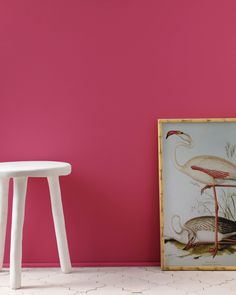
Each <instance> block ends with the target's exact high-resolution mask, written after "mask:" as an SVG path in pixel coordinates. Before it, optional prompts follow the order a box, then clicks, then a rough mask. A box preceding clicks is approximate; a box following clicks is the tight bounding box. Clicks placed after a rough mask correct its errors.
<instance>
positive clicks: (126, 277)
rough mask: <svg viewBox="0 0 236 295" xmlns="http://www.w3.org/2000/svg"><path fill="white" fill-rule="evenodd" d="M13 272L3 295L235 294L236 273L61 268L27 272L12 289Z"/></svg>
mask: <svg viewBox="0 0 236 295" xmlns="http://www.w3.org/2000/svg"><path fill="white" fill-rule="evenodd" d="M8 286H9V271H8V270H3V271H2V272H0V294H1V295H8V294H17V295H18V294H30V295H37V294H45V295H46V294H47V295H53V294H56V295H70V294H72V295H73V294H74V295H75V294H90V295H128V294H143V295H151V294H163V295H168V294H174V295H189V294H195V295H199V294H204V295H206V294H209V295H211V294H212V295H213V294H214V295H218V294H221V295H222V294H223V295H231V294H232V295H233V294H234V295H235V294H236V272H228V271H224V272H223V271H215V272H211V271H205V272H200V271H198V272H196V271H189V272H187V271H185V272H183V271H178V272H169V271H168V272H162V271H161V270H160V269H159V268H158V267H122V268H121V267H105V268H74V269H73V272H72V273H71V274H63V273H61V271H60V269H55V268H34V269H23V272H22V286H23V287H22V289H19V290H17V291H14V290H10V289H9V287H8Z"/></svg>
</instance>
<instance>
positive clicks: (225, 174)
mask: <svg viewBox="0 0 236 295" xmlns="http://www.w3.org/2000/svg"><path fill="white" fill-rule="evenodd" d="M171 135H177V136H178V137H179V138H180V139H181V140H182V141H181V142H179V143H177V144H176V146H175V150H174V163H175V166H176V168H177V169H178V170H179V171H181V172H182V173H184V174H186V175H188V176H189V177H191V178H192V179H194V180H195V181H197V182H199V183H202V184H204V185H205V186H204V187H203V188H202V190H201V193H203V192H204V191H205V190H206V189H209V188H212V190H213V194H214V201H215V247H214V248H212V249H210V252H211V253H212V254H213V257H215V255H216V254H217V251H218V211H219V206H218V201H217V195H216V187H236V185H234V184H232V182H231V181H236V165H234V164H233V163H231V162H230V161H227V160H225V159H224V158H220V157H216V156H211V155H201V156H196V157H193V158H192V159H190V160H188V161H187V162H186V163H185V164H180V163H179V161H178V160H177V149H178V148H180V147H185V148H193V144H192V143H193V142H192V138H191V136H190V135H188V134H186V133H184V132H182V131H179V130H170V131H169V132H168V133H167V135H166V139H167V138H168V137H170V136H171Z"/></svg>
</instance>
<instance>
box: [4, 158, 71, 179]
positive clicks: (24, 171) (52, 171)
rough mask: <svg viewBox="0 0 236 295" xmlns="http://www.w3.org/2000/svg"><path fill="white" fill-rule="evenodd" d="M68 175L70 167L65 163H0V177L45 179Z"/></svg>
mask: <svg viewBox="0 0 236 295" xmlns="http://www.w3.org/2000/svg"><path fill="white" fill-rule="evenodd" d="M70 173H71V165H70V164H69V163H65V162H52V161H18V162H1V163H0V177H20V176H27V177H47V176H59V175H68V174H70Z"/></svg>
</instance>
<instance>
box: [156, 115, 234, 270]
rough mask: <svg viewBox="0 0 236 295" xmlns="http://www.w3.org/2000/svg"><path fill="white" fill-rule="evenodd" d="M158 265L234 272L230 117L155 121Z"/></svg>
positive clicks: (232, 163) (232, 126)
mask: <svg viewBox="0 0 236 295" xmlns="http://www.w3.org/2000/svg"><path fill="white" fill-rule="evenodd" d="M158 138H159V180H160V181H159V184H160V214H161V265H162V269H165V270H178V269H186V270H187V269H189V270H190V269H207V270H208V269H209V270H210V269H212V270H222V269H236V263H234V261H235V259H232V258H236V119H169V120H167V119H160V120H159V121H158Z"/></svg>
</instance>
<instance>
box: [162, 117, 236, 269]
mask: <svg viewBox="0 0 236 295" xmlns="http://www.w3.org/2000/svg"><path fill="white" fill-rule="evenodd" d="M162 126H163V129H162V131H163V180H164V181H163V192H164V197H163V198H164V235H165V236H166V237H175V234H174V232H173V230H172V227H171V223H170V220H171V217H172V216H173V215H175V214H178V215H180V216H181V219H182V223H184V222H186V221H187V220H188V219H190V218H193V217H195V216H198V215H199V212H198V210H197V209H196V203H197V201H202V200H203V198H204V197H205V195H201V194H200V189H201V188H202V187H203V186H204V185H203V184H200V187H198V186H196V185H193V182H195V181H193V180H192V179H191V178H190V177H189V176H187V175H185V174H183V173H182V172H180V171H178V170H177V169H176V167H175V166H174V164H173V161H174V160H173V157H174V149H175V145H176V144H177V143H178V142H180V141H181V139H180V138H178V137H177V136H175V135H173V136H171V137H169V138H168V139H165V137H166V134H167V132H168V131H169V130H181V131H183V132H185V133H187V134H189V135H190V136H191V137H192V139H193V148H192V149H187V148H184V147H181V148H178V152H177V159H178V161H179V162H180V163H181V164H183V163H185V162H186V161H187V160H189V159H191V158H192V157H194V156H196V155H215V156H218V157H223V158H225V159H228V158H227V156H226V151H225V145H226V143H227V142H229V143H231V144H236V123H234V122H229V123H228V122H227V123H213V122H211V123H164V124H163V125H162ZM231 161H232V162H233V163H235V164H236V158H232V160H231ZM235 190H236V189H235ZM217 191H218V197H220V194H221V192H220V189H218V190H217ZM202 215H203V214H202ZM205 215H209V214H208V213H207V212H206V213H205ZM165 247H166V249H165V252H166V263H167V264H168V265H183V263H184V264H186V265H195V264H199V261H193V259H192V257H191V256H190V257H187V258H186V259H184V261H183V259H182V260H179V259H178V258H176V259H175V256H178V254H179V253H178V251H176V253H173V251H175V248H170V245H169V246H168V243H167V244H165ZM175 254H176V255H175ZM227 256H228V257H227ZM170 257H171V259H170ZM235 258H236V255H235ZM201 264H206V265H209V264H210V265H212V264H217V265H236V260H235V262H232V257H231V259H230V258H229V255H224V256H221V257H219V256H217V257H215V259H214V260H213V259H212V257H211V256H209V261H208V259H205V261H203V262H201Z"/></svg>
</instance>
